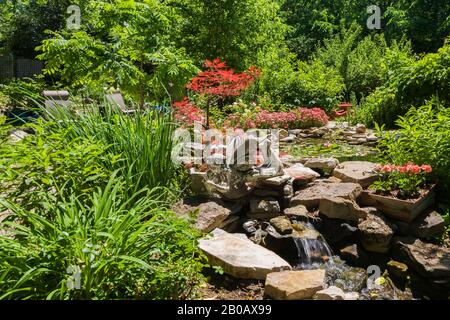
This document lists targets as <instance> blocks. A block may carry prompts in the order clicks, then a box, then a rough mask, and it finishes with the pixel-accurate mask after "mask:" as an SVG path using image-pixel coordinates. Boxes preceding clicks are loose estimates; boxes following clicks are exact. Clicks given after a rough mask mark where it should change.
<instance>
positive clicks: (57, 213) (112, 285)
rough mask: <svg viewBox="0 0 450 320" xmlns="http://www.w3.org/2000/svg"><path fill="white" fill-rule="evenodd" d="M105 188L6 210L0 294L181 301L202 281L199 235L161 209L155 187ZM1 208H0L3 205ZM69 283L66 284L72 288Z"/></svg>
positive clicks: (113, 184) (117, 183)
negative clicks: (128, 191)
mask: <svg viewBox="0 0 450 320" xmlns="http://www.w3.org/2000/svg"><path fill="white" fill-rule="evenodd" d="M123 189H124V185H123V182H122V181H121V179H119V178H117V177H116V176H115V175H113V176H112V177H111V179H110V180H109V182H108V184H107V185H106V187H104V188H103V189H100V188H99V189H98V190H97V191H95V192H94V193H89V194H86V195H85V196H87V197H89V200H90V203H91V204H90V205H85V204H83V203H82V202H80V201H79V200H78V198H77V197H76V196H75V195H72V196H70V197H69V198H67V199H64V197H60V198H62V199H63V200H62V201H60V202H58V203H55V202H54V200H53V198H52V197H51V196H47V197H43V201H42V204H41V205H40V206H36V207H35V208H33V210H27V209H25V208H23V207H22V206H21V205H20V204H13V203H11V202H7V201H5V200H3V199H0V210H3V209H4V208H7V209H8V210H9V211H10V213H11V214H10V215H9V216H8V217H7V218H6V221H4V222H3V223H2V228H4V229H5V230H3V231H6V232H7V233H6V235H0V293H1V294H0V299H180V298H181V299H182V298H189V297H192V296H193V295H194V294H195V288H196V286H197V285H198V284H199V283H200V282H201V281H202V276H201V269H202V267H203V263H202V261H203V258H202V256H201V254H200V252H199V251H198V249H197V247H196V241H197V236H198V234H197V233H196V232H194V231H192V230H191V229H190V228H189V226H188V225H187V222H184V221H182V220H180V219H178V218H176V217H175V216H174V215H173V214H172V213H170V212H168V211H166V210H164V209H161V203H160V202H159V201H157V200H155V198H156V199H157V198H158V197H159V194H160V193H161V190H158V189H154V190H151V191H149V190H147V189H143V190H140V191H137V192H135V193H134V194H133V195H132V196H129V195H128V194H124V193H123V192H122V191H123ZM2 208H3V209H2ZM71 285H72V286H71Z"/></svg>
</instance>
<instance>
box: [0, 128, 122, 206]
mask: <svg viewBox="0 0 450 320" xmlns="http://www.w3.org/2000/svg"><path fill="white" fill-rule="evenodd" d="M50 127H51V124H50V123H46V122H45V121H40V122H39V123H37V124H35V125H32V128H33V129H34V131H35V134H34V135H29V136H27V137H26V138H24V139H23V140H21V141H20V142H17V143H15V144H10V143H8V141H7V135H6V133H7V130H8V128H6V127H3V128H4V129H0V141H1V144H0V153H1V154H2V157H1V159H0V193H2V192H3V193H4V194H5V195H7V196H8V198H10V199H14V202H16V203H23V205H22V206H23V207H24V208H26V209H28V210H31V209H33V208H34V207H35V206H36V205H38V204H39V203H40V202H41V201H42V198H43V197H46V196H47V194H52V196H54V200H55V201H61V200H62V199H64V198H65V197H68V196H70V195H75V196H80V197H81V196H82V195H86V194H89V193H91V192H93V191H95V189H96V188H97V187H103V186H105V185H106V183H107V181H108V178H109V176H110V174H111V169H110V168H111V167H114V166H116V164H117V162H118V161H119V157H117V156H114V155H112V154H109V153H107V152H106V149H107V148H106V146H105V145H102V144H100V143H99V142H95V141H93V139H92V138H91V139H89V138H80V137H78V138H75V139H69V140H68V139H67V134H68V133H69V130H68V129H61V130H54V131H52V130H49V129H50ZM62 186H64V188H63V190H64V192H63V190H59V191H60V192H58V193H55V190H56V189H57V188H62ZM57 196H62V198H58V197H57ZM79 200H82V199H79Z"/></svg>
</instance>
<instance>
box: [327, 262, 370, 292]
mask: <svg viewBox="0 0 450 320" xmlns="http://www.w3.org/2000/svg"><path fill="white" fill-rule="evenodd" d="M327 282H328V283H330V282H331V283H333V284H334V286H336V287H338V288H341V289H342V290H344V291H345V292H347V291H354V292H360V291H361V290H362V289H363V288H365V287H366V285H367V270H366V269H363V268H353V267H349V266H345V265H340V266H339V265H338V266H334V267H332V268H329V269H328V270H327Z"/></svg>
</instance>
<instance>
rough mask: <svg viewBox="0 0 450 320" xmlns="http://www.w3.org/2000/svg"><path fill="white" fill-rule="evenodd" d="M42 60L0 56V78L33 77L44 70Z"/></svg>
mask: <svg viewBox="0 0 450 320" xmlns="http://www.w3.org/2000/svg"><path fill="white" fill-rule="evenodd" d="M42 67H43V64H42V61H39V60H35V59H23V58H14V57H13V56H12V55H3V56H0V80H6V79H12V78H33V77H35V76H36V75H39V74H40V73H41V72H42Z"/></svg>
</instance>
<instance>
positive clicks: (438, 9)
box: [384, 0, 450, 53]
mask: <svg viewBox="0 0 450 320" xmlns="http://www.w3.org/2000/svg"><path fill="white" fill-rule="evenodd" d="M384 17H385V19H386V20H387V22H386V31H385V33H386V35H387V36H388V38H390V39H401V38H403V37H405V36H406V37H407V38H408V39H411V42H412V44H413V48H414V50H415V51H416V52H419V53H421V52H434V51H436V50H437V49H438V48H440V47H441V46H442V45H443V44H444V40H445V37H447V36H448V35H449V34H450V19H449V17H450V3H449V2H448V1H440V0H416V1H408V0H395V1H389V6H388V7H387V8H386V10H385V13H384Z"/></svg>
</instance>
